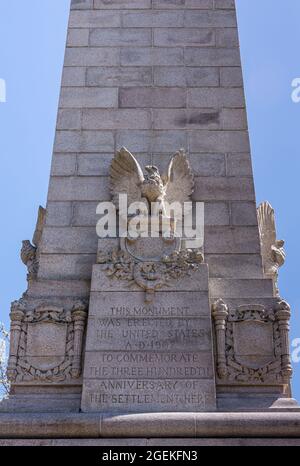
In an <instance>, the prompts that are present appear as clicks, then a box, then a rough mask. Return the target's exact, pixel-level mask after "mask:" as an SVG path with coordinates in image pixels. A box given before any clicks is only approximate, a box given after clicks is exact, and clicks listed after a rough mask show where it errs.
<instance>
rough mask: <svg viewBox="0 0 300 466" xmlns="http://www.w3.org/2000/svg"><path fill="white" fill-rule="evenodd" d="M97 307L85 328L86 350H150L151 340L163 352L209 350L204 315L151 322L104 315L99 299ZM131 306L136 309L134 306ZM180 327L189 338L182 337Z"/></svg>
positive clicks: (208, 334)
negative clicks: (127, 348)
mask: <svg viewBox="0 0 300 466" xmlns="http://www.w3.org/2000/svg"><path fill="white" fill-rule="evenodd" d="M108 294H111V293H108ZM135 294H138V293H134V295H135ZM175 297H176V294H175V296H174V298H175ZM121 298H122V296H121ZM124 298H125V296H124ZM188 299H189V298H187V301H188ZM174 301H175V300H174ZM98 304H99V307H98V312H97V313H96V315H91V314H89V322H88V329H87V331H88V333H89V339H88V341H87V345H86V351H123V350H124V348H126V345H127V346H129V345H130V347H131V349H132V350H137V351H139V350H140V351H143V350H147V349H149V350H151V345H153V340H154V341H155V342H156V344H157V348H158V349H160V350H163V351H174V352H175V351H190V352H193V351H195V348H197V350H199V351H201V352H208V351H209V350H210V347H211V334H210V326H211V322H210V319H209V316H207V315H206V317H188V316H185V317H168V318H166V317H152V318H151V319H148V318H137V317H135V318H132V317H123V318H122V317H117V318H112V317H104V316H103V314H102V312H101V309H102V308H103V301H102V302H101V300H98ZM199 305H200V303H197V304H196V305H195V306H196V307H195V308H196V309H198V308H199ZM117 306H118V305H117ZM119 306H120V300H119ZM129 307H130V305H129ZM134 307H137V306H136V304H134ZM208 308H209V306H208V300H206V304H205V309H206V312H207V309H208ZM183 328H184V332H186V335H188V337H185V336H181V334H182V333H183V332H182V329H183ZM129 342H130V343H129ZM128 343H129V345H128ZM203 356H204V355H203ZM210 376H211V377H212V376H213V374H212V373H211V374H210ZM87 377H88V378H89V377H90V375H89V374H88V375H87Z"/></svg>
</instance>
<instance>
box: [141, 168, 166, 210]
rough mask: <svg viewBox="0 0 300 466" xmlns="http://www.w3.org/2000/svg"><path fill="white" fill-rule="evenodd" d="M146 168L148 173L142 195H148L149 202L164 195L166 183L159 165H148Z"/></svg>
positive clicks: (143, 184)
mask: <svg viewBox="0 0 300 466" xmlns="http://www.w3.org/2000/svg"><path fill="white" fill-rule="evenodd" d="M145 170H146V172H147V174H146V175H145V179H144V181H143V183H142V195H143V196H144V197H146V198H147V199H148V201H149V202H155V201H157V200H158V198H159V197H162V196H163V194H164V184H163V181H162V179H161V176H160V173H159V170H158V168H157V167H155V166H154V165H147V166H146V167H145Z"/></svg>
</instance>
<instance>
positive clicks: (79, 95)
mask: <svg viewBox="0 0 300 466" xmlns="http://www.w3.org/2000/svg"><path fill="white" fill-rule="evenodd" d="M117 103H118V91H117V89H101V88H97V89H94V88H90V89H88V88H76V89H74V88H73V87H70V88H68V87H63V88H62V91H61V95H60V107H61V108H91V107H96V108H109V107H117Z"/></svg>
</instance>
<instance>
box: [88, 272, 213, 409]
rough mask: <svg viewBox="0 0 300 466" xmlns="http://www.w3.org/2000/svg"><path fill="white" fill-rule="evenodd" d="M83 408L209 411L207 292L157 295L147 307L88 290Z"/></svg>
mask: <svg viewBox="0 0 300 466" xmlns="http://www.w3.org/2000/svg"><path fill="white" fill-rule="evenodd" d="M100 278H101V277H99V276H98V274H96V275H94V276H93V280H96V279H97V281H98V280H99V279H100ZM194 279H195V277H194ZM100 284H101V281H100V282H98V284H97V285H96V286H94V287H93V289H95V288H97V289H99V288H100ZM81 408H82V410H83V411H84V412H116V413H122V412H123V413H125V412H159V411H163V412H164V411H209V410H215V409H216V395H215V380H214V367H213V354H212V332H211V317H210V308H209V302H208V294H207V292H203V291H199V292H196V291H190V292H186V291H178V292H177V291H176V292H174V291H172V292H165V291H161V292H157V293H156V295H155V300H154V301H153V302H152V303H151V304H147V303H145V302H144V293H142V292H134V293H132V292H126V293H125V292H122V291H118V292H108V291H105V292H101V293H100V292H98V291H97V292H93V291H92V293H91V300H90V310H89V321H88V330H87V341H86V352H85V363H84V381H83V394H82V406H81Z"/></svg>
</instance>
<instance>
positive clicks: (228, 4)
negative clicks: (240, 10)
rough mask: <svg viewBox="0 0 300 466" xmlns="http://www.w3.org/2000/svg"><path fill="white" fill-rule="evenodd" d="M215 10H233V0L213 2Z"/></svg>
mask: <svg viewBox="0 0 300 466" xmlns="http://www.w3.org/2000/svg"><path fill="white" fill-rule="evenodd" d="M215 8H216V9H221V10H223V9H232V10H233V9H234V8H235V0H215Z"/></svg>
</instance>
